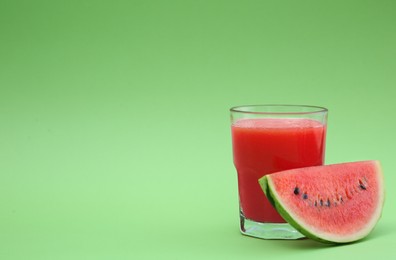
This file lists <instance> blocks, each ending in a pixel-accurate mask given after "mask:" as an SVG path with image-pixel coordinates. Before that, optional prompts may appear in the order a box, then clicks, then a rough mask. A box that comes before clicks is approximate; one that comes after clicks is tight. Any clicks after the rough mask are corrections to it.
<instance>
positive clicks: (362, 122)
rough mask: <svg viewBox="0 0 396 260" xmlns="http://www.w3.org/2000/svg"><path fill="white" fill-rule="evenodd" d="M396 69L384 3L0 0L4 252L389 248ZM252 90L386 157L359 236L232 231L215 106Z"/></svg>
mask: <svg viewBox="0 0 396 260" xmlns="http://www.w3.org/2000/svg"><path fill="white" fill-rule="evenodd" d="M395 72H396V2H395V1H392V0H389V1H384V0H382V1H381V0H380V1H348V0H346V1H304V0H302V1H265V0H264V1H259V0H257V1H251V0H249V1H242V0H241V1H231V0H228V1H227V0H224V1H217V0H212V1H209V0H208V1H199V0H196V1H191V0H185V1H182V0H180V1H150V0H147V1H144V0H142V1H127V0H125V1H94V0H79V1H76V0H74V1H66V0H65V1H43V0H40V1H38V0H37V1H28V0H26V1H11V0H1V1H0V119H1V120H0V259H4V260H8V259H11V260H13V259H51V260H52V259H59V260H61V259H73V260H75V259H295V260H296V259H323V257H329V258H330V257H331V258H332V259H335V258H337V259H380V258H382V259H390V258H391V256H393V257H395V256H396V253H395V252H396V251H395V245H396V224H395V215H396V209H395V206H394V205H395V202H394V201H393V200H394V199H395V197H396V191H395V189H394V188H393V187H394V185H395V184H396V164H395V162H396V160H395V144H396V143H395V132H396V120H395V111H396V103H395V96H396V89H395V88H396V73H395ZM262 103H290V104H308V105H320V106H325V107H327V108H328V109H329V111H330V112H329V128H328V139H327V140H328V143H327V153H326V162H327V163H337V162H345V161H356V160H365V159H378V160H381V162H382V165H383V169H384V174H385V178H386V188H387V200H386V203H385V208H384V211H383V217H382V219H381V220H380V222H379V223H378V225H377V227H376V229H375V230H374V231H373V233H372V234H371V235H370V236H369V237H368V238H367V239H365V240H363V241H361V242H359V243H355V244H351V245H346V246H337V247H329V246H322V245H321V244H318V243H316V242H313V241H310V240H303V241H267V240H259V239H253V238H249V237H245V236H242V235H241V234H240V233H239V230H238V221H239V220H238V198H237V183H236V173H235V170H234V167H233V164H232V153H231V141H230V130H229V112H228V109H229V108H230V107H231V106H234V105H244V104H262ZM326 259H327V258H326Z"/></svg>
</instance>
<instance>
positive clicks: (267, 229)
mask: <svg viewBox="0 0 396 260" xmlns="http://www.w3.org/2000/svg"><path fill="white" fill-rule="evenodd" d="M241 233H242V234H244V235H247V236H251V237H257V238H262V239H301V238H305V236H304V235H302V234H301V233H300V232H298V231H297V230H296V229H294V228H293V227H292V226H291V225H290V224H289V223H261V222H256V221H253V220H249V219H246V218H244V216H243V215H241Z"/></svg>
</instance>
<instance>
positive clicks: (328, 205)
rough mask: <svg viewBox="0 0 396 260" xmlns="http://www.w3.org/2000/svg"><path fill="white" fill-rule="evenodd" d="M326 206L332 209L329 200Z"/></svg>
mask: <svg viewBox="0 0 396 260" xmlns="http://www.w3.org/2000/svg"><path fill="white" fill-rule="evenodd" d="M326 206H327V207H330V200H329V199H327V203H326Z"/></svg>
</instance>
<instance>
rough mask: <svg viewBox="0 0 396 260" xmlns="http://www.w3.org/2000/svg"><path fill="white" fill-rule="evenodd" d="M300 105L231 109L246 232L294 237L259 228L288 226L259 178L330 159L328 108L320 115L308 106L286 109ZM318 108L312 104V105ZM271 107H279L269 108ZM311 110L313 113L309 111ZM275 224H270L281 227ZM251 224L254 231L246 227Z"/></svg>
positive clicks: (235, 162) (241, 209)
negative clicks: (294, 110)
mask: <svg viewBox="0 0 396 260" xmlns="http://www.w3.org/2000/svg"><path fill="white" fill-rule="evenodd" d="M299 107H300V106H298V108H299ZM295 108H296V107H295V106H271V107H270V108H268V107H267V106H265V108H262V107H260V106H253V108H249V110H248V111H243V110H242V112H240V113H241V114H243V115H242V116H241V115H237V112H238V108H234V110H236V111H237V112H235V111H234V112H233V110H232V109H231V112H232V113H234V115H233V114H232V115H233V117H232V125H231V131H232V145H233V154H234V164H235V167H236V169H237V173H238V191H239V204H240V214H241V231H242V233H244V234H247V235H252V236H256V237H262V238H289V237H287V236H286V237H283V236H284V234H282V235H279V236H280V237H278V235H277V234H273V233H271V232H272V231H270V232H267V231H266V230H265V231H263V232H261V231H260V232H261V233H260V232H259V233H257V232H258V231H257V230H259V229H260V228H262V227H263V226H264V225H263V224H265V223H271V224H272V225H273V224H275V226H276V224H283V225H286V224H285V221H284V220H283V218H282V217H281V216H280V215H279V214H278V212H277V211H276V210H275V209H274V208H273V207H272V205H271V204H270V202H269V201H268V200H267V198H266V197H265V195H264V193H263V191H262V189H261V187H260V185H259V183H258V179H259V178H261V177H262V176H264V175H266V174H269V173H273V172H277V171H282V170H288V169H293V168H300V167H306V166H316V165H322V164H323V163H324V151H325V138H326V118H327V110H324V111H322V110H320V112H321V113H322V114H320V113H319V115H318V114H316V113H315V112H310V111H308V112H307V111H305V110H304V111H303V112H301V111H300V112H295V113H292V114H291V115H288V113H286V112H285V111H286V109H295ZM314 108H315V107H307V108H306V110H310V109H314ZM268 109H272V110H275V111H276V112H268V111H267V110H268ZM250 110H253V111H250ZM256 110H259V111H256ZM262 110H263V111H262ZM264 110H265V111H264ZM272 110H271V111H272ZM278 110H280V111H278ZM284 110H285V111H284ZM298 111H299V110H298ZM310 113H313V115H309V116H307V115H306V114H310ZM323 113H325V114H324V115H323ZM247 221H248V222H249V221H250V222H249V225H250V226H249V225H246V222H247ZM252 223H253V224H252ZM256 223H258V224H259V225H258V226H257V225H255V224H256ZM287 225H288V224H287ZM275 226H274V225H273V226H271V227H270V228H268V229H275ZM249 228H250V229H251V230H253V231H252V232H253V234H249V232H250V231H249V230H246V229H249ZM287 228H289V227H287ZM278 229H279V228H278ZM254 232H256V233H254ZM267 233H269V234H267ZM293 236H294V235H291V236H290V238H294V237H293ZM295 238H297V237H295Z"/></svg>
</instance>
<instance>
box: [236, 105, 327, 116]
mask: <svg viewBox="0 0 396 260" xmlns="http://www.w3.org/2000/svg"><path fill="white" fill-rule="evenodd" d="M257 107H263V108H264V107H267V108H271V107H273V108H276V107H277V108H280V107H284V108H290V110H288V111H249V110H247V108H257ZM293 108H307V109H312V111H296V110H293ZM230 112H232V113H244V114H257V115H307V114H320V113H327V112H328V109H327V108H325V107H321V106H311V105H291V104H290V105H288V104H262V105H242V106H234V107H231V108H230Z"/></svg>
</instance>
